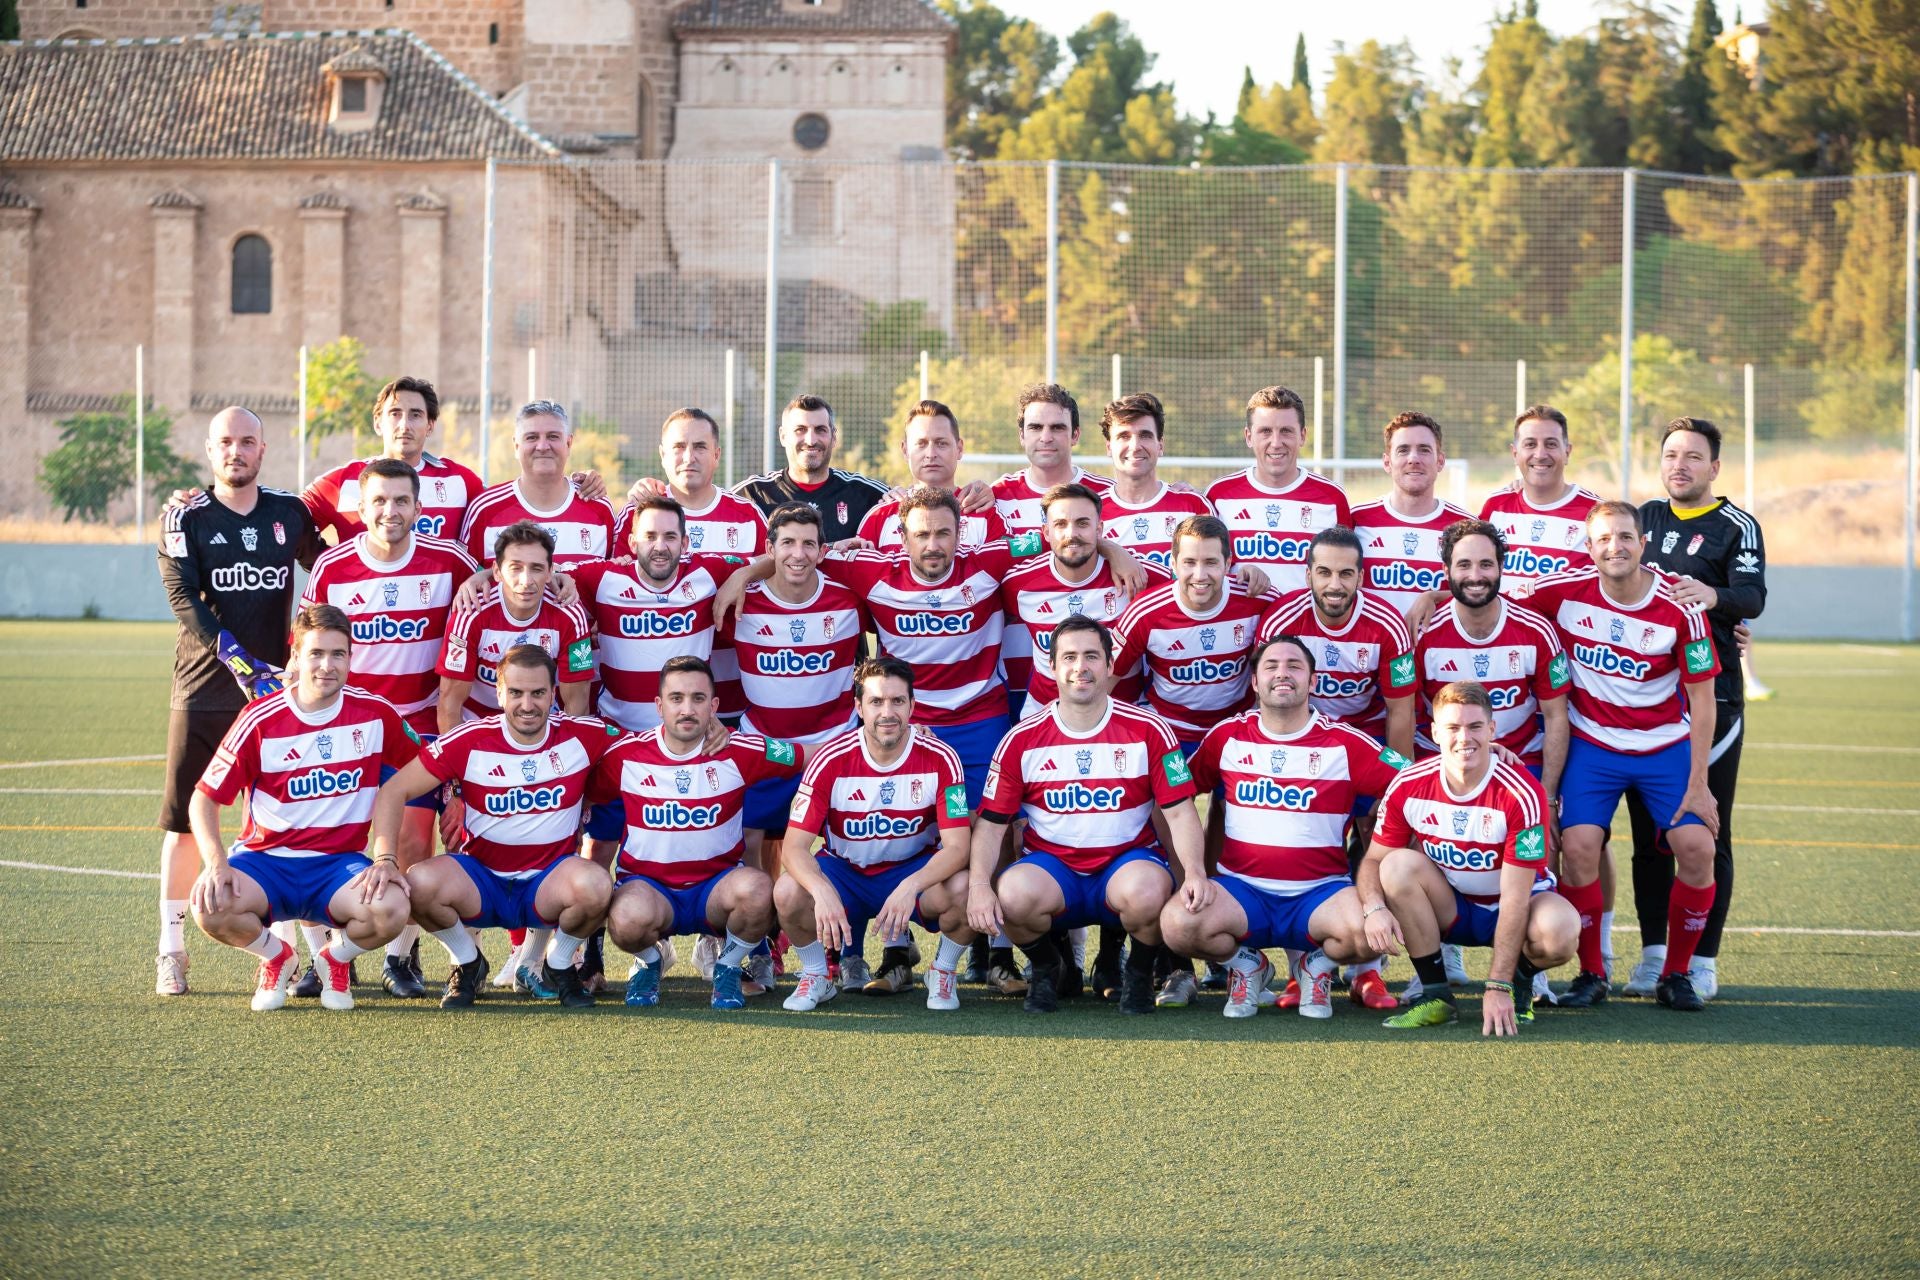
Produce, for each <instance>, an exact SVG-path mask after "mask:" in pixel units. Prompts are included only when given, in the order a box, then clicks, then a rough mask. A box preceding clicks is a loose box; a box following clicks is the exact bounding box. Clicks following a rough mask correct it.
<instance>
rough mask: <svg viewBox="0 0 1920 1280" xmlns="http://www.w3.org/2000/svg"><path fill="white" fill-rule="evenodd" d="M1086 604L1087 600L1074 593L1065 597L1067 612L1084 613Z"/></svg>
mask: <svg viewBox="0 0 1920 1280" xmlns="http://www.w3.org/2000/svg"><path fill="white" fill-rule="evenodd" d="M1086 603H1087V598H1086V597H1085V596H1083V595H1081V594H1080V593H1079V592H1078V591H1076V592H1074V593H1073V594H1072V595H1070V596H1068V597H1067V612H1068V613H1083V612H1085V611H1086Z"/></svg>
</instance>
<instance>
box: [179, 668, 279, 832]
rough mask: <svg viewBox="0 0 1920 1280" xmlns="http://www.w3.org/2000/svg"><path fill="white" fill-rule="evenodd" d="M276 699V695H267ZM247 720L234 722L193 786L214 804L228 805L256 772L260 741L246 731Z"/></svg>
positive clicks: (238, 796)
mask: <svg viewBox="0 0 1920 1280" xmlns="http://www.w3.org/2000/svg"><path fill="white" fill-rule="evenodd" d="M270 696H278V695H270ZM247 725H248V721H247V718H246V717H245V716H244V715H243V716H242V717H241V719H239V720H237V721H235V722H234V725H233V727H232V728H231V729H228V730H227V736H226V737H224V738H222V739H220V748H219V750H217V751H215V752H214V753H213V759H212V760H210V761H208V762H207V771H206V772H205V773H203V774H201V775H200V781H199V782H198V783H196V784H195V785H196V786H197V787H198V788H199V790H200V791H201V792H202V793H203V794H205V795H206V796H208V797H209V798H210V799H212V800H213V802H214V803H215V804H222V805H227V804H232V803H233V802H234V801H235V800H238V799H239V798H240V793H241V792H242V791H245V790H246V789H247V787H248V786H249V785H251V784H252V782H253V780H254V778H255V777H257V776H258V775H259V772H260V740H259V739H258V738H257V737H256V736H255V735H254V734H253V733H252V732H250V731H249V730H248V727H247Z"/></svg>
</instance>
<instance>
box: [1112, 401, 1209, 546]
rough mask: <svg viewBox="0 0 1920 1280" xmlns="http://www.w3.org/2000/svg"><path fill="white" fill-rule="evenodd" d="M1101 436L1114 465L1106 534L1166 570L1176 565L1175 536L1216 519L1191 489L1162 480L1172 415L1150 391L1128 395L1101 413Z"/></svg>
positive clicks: (1203, 501) (1205, 501)
mask: <svg viewBox="0 0 1920 1280" xmlns="http://www.w3.org/2000/svg"><path fill="white" fill-rule="evenodd" d="M1100 434H1101V435H1102V436H1104V437H1105V438H1106V441H1107V457H1108V458H1110V459H1111V460H1112V462H1113V488H1112V490H1111V491H1109V492H1108V494H1107V496H1106V499H1105V501H1103V502H1102V503H1101V504H1100V518H1101V519H1102V521H1104V522H1105V526H1106V535H1107V537H1108V538H1109V539H1111V540H1112V541H1114V542H1117V543H1119V544H1120V545H1121V546H1123V547H1125V548H1126V549H1127V550H1129V551H1131V552H1133V554H1135V555H1137V556H1139V557H1140V558H1141V559H1143V560H1147V561H1150V562H1151V563H1153V564H1155V565H1158V566H1159V567H1160V568H1162V569H1166V568H1168V567H1170V566H1171V565H1172V563H1173V531H1174V530H1175V529H1176V528H1178V527H1179V525H1180V522H1181V521H1182V520H1185V519H1186V518H1187V517H1188V516H1210V515H1212V514H1213V508H1212V507H1210V506H1208V505H1207V500H1206V499H1205V498H1203V497H1201V496H1200V495H1199V494H1197V493H1195V492H1193V490H1191V489H1175V488H1173V487H1172V486H1171V485H1169V484H1168V483H1167V482H1166V481H1164V480H1162V479H1161V478H1160V458H1161V455H1162V454H1163V453H1164V452H1165V450H1166V439H1167V414H1166V410H1165V409H1163V408H1161V407H1160V401H1159V399H1158V398H1157V397H1155V396H1151V395H1148V394H1147V393H1146V392H1144V391H1141V392H1137V393H1135V394H1133V395H1130V396H1122V397H1120V398H1119V399H1118V400H1115V401H1114V402H1113V403H1112V404H1110V405H1108V406H1107V407H1106V409H1105V410H1103V411H1102V412H1101V414H1100Z"/></svg>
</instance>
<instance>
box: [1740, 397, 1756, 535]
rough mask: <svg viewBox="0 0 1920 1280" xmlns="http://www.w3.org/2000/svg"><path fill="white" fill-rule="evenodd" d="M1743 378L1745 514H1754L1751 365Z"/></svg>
mask: <svg viewBox="0 0 1920 1280" xmlns="http://www.w3.org/2000/svg"><path fill="white" fill-rule="evenodd" d="M1743 378H1744V381H1745V384H1746V385H1745V387H1744V392H1745V395H1744V397H1743V398H1744V400H1745V408H1746V418H1747V439H1746V443H1745V445H1744V446H1742V447H1743V448H1744V449H1745V454H1744V458H1743V462H1744V465H1745V467H1746V472H1747V483H1746V493H1745V495H1744V496H1745V497H1746V508H1747V514H1748V515H1754V514H1756V512H1755V511H1754V509H1753V366H1752V365H1750V364H1749V365H1748V366H1746V369H1745V371H1744V374H1743Z"/></svg>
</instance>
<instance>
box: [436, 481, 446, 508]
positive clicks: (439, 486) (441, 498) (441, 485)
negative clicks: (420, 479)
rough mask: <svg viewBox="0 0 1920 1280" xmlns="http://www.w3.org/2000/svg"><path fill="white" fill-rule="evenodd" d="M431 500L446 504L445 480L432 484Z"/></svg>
mask: <svg viewBox="0 0 1920 1280" xmlns="http://www.w3.org/2000/svg"><path fill="white" fill-rule="evenodd" d="M433 500H434V501H435V502H438V503H444V502H446V500H447V482H446V481H445V480H435V481H434V482H433Z"/></svg>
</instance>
